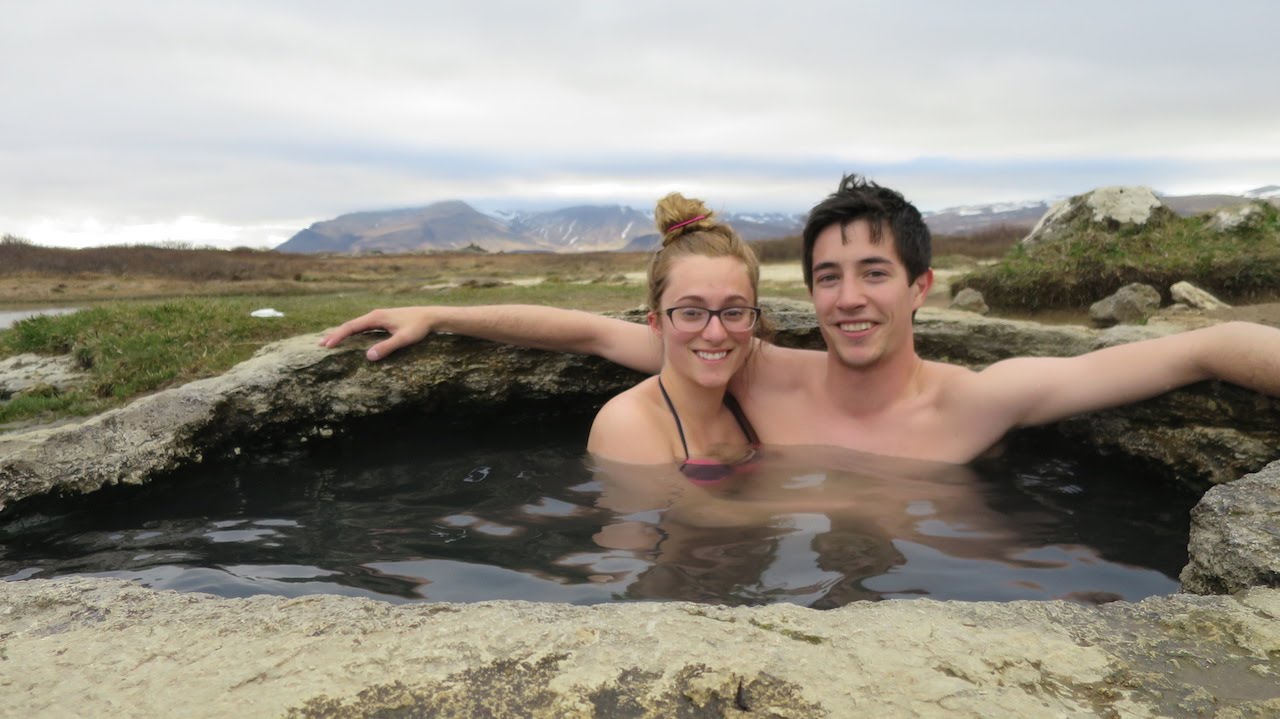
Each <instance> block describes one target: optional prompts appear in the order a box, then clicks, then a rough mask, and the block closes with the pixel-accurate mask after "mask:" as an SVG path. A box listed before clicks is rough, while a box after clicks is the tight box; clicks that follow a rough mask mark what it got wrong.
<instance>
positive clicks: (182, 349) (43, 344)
mask: <svg viewBox="0 0 1280 719" xmlns="http://www.w3.org/2000/svg"><path fill="white" fill-rule="evenodd" d="M642 295H643V292H642V289H641V288H639V287H636V286H634V285H618V284H576V283H555V282H549V283H544V284H542V285H535V286H532V287H516V286H500V287H487V288H477V289H466V288H458V289H451V290H444V291H438V292H420V293H416V294H412V293H405V294H401V295H397V296H396V297H395V302H394V304H396V305H418V304H451V305H475V304H494V303H505V302H521V303H530V304H551V305H556V306H560V307H569V308H575V309H584V310H591V311H607V310H621V309H629V308H631V307H635V306H638V305H639V304H640V303H641V301H642ZM387 300H388V298H387V297H386V296H385V295H382V294H375V293H356V294H335V295H319V296H292V297H280V296H270V297H264V296H241V297H186V298H181V299H174V300H165V301H123V302H110V303H105V304H101V305H98V306H95V307H91V308H88V309H85V310H82V311H80V312H76V313H74V314H69V315H59V316H40V317H32V318H30V319H26V320H23V321H21V322H18V323H16V324H15V325H14V326H13V327H11V328H10V329H8V330H3V331H0V358H3V357H8V356H12V355H15V354H22V353H34V354H40V355H68V354H69V355H71V356H72V357H73V358H74V360H75V362H76V363H77V365H79V366H80V367H81V368H82V369H84V370H85V371H86V372H87V373H88V375H89V381H88V382H87V383H86V384H85V385H84V386H83V387H81V388H78V389H70V390H67V391H65V392H59V391H57V390H55V389H54V388H52V387H47V386H46V387H42V388H40V389H39V390H38V391H33V392H29V393H26V394H23V395H20V396H18V397H15V398H13V399H11V400H10V401H8V402H0V426H3V425H12V424H16V423H20V422H22V423H26V422H40V421H48V420H52V419H57V418H62V417H68V416H85V415H90V414H96V413H98V412H102V411H104V410H106V409H110V408H112V407H116V406H120V405H122V404H124V403H125V402H127V401H128V400H130V399H133V398H135V397H138V396H140V395H144V394H147V393H150V392H154V391H156V390H160V389H164V388H166V387H171V386H175V385H178V384H183V383H186V382H189V381H192V380H195V379H200V378H203V377H210V376H214V375H217V374H221V373H222V372H225V371H226V370H227V369H229V368H230V367H232V366H234V365H235V364H237V363H239V362H242V361H244V360H246V359H248V358H249V357H250V356H252V355H253V353H254V352H255V351H257V350H258V349H259V348H260V347H262V346H263V345H265V344H267V343H269V342H273V341H275V340H279V339H284V338H286V337H292V336H296V335H300V334H306V333H310V332H319V331H322V330H324V329H327V328H330V327H334V326H336V325H338V324H341V323H342V322H345V321H346V320H349V319H351V318H353V317H356V316H358V315H360V314H363V313H365V312H367V311H369V310H371V309H374V308H375V307H384V306H388V304H389V303H388V301H387ZM262 307H273V308H275V309H277V310H280V311H281V312H283V313H284V315H285V316H284V317H281V318H271V319H258V318H254V317H250V316H249V313H250V312H251V311H253V310H255V309H259V308H262Z"/></svg>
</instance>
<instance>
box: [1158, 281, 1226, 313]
mask: <svg viewBox="0 0 1280 719" xmlns="http://www.w3.org/2000/svg"><path fill="white" fill-rule="evenodd" d="M1169 294H1170V296H1172V297H1173V301H1174V302H1181V303H1182V304H1184V305H1187V306H1188V307H1194V308H1196V309H1198V310H1220V309H1225V308H1228V307H1230V306H1231V305H1229V304H1227V303H1226V302H1223V301H1222V300H1220V299H1218V298H1217V297H1214V296H1213V295H1211V294H1209V293H1208V292H1205V291H1204V290H1202V289H1200V288H1199V287H1196V286H1195V285H1193V284H1191V283H1190V282H1186V281H1183V282H1175V283H1174V284H1173V285H1171V286H1170V287H1169Z"/></svg>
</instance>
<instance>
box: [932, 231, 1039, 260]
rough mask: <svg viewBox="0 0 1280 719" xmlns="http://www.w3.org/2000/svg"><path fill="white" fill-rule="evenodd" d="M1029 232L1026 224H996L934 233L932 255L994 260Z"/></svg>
mask: <svg viewBox="0 0 1280 719" xmlns="http://www.w3.org/2000/svg"><path fill="white" fill-rule="evenodd" d="M1029 232H1031V228H1030V227H1029V226H1027V225H996V226H995V227H989V228H987V229H985V230H979V231H977V232H969V233H965V234H962V235H934V236H933V256H934V257H942V256H944V255H963V256H965V257H971V258H973V259H975V260H994V259H997V258H1000V257H1003V256H1004V253H1005V252H1007V251H1008V250H1009V248H1010V247H1013V246H1014V245H1016V244H1018V242H1019V241H1021V240H1022V238H1024V237H1026V236H1027V234H1028V233H1029Z"/></svg>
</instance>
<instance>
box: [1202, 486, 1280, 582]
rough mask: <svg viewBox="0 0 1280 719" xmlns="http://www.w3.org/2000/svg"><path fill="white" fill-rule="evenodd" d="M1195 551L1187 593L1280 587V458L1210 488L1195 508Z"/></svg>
mask: <svg viewBox="0 0 1280 719" xmlns="http://www.w3.org/2000/svg"><path fill="white" fill-rule="evenodd" d="M1189 550H1190V554H1191V558H1190V562H1189V563H1188V564H1187V566H1186V568H1184V569H1183V570H1182V576H1181V579H1182V589H1183V591H1186V592H1194V593H1196V594H1231V593H1234V592H1238V591H1240V590H1241V589H1246V588H1248V587H1253V586H1262V585H1270V586H1280V462H1273V463H1271V464H1269V465H1267V466H1266V467H1264V468H1263V469H1262V471H1260V472H1258V473H1256V474H1250V475H1248V476H1245V477H1242V478H1240V479H1239V480H1237V481H1235V482H1231V483H1230V484H1226V485H1222V486H1220V487H1214V488H1213V489H1211V490H1209V491H1208V492H1206V493H1205V495H1204V497H1203V498H1201V499H1200V502H1199V504H1197V505H1196V507H1195V509H1193V510H1192V512H1191V539H1190V542H1189Z"/></svg>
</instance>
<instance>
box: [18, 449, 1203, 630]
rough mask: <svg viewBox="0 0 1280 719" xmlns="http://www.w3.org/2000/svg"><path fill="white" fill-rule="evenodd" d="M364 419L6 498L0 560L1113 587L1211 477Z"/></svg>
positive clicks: (758, 583)
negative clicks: (681, 467) (599, 460)
mask: <svg viewBox="0 0 1280 719" xmlns="http://www.w3.org/2000/svg"><path fill="white" fill-rule="evenodd" d="M368 434H369V433H365V434H363V435H361V436H348V437H339V438H335V439H332V440H329V441H327V442H323V443H321V444H319V445H317V446H313V447H312V448H311V449H309V450H307V451H293V452H288V453H280V454H276V455H274V456H271V457H265V458H251V457H247V456H242V457H241V458H240V459H239V460H238V461H236V462H234V463H231V464H225V463H224V464H222V465H220V466H214V467H207V468H201V469H198V470H194V471H185V472H183V473H182V474H181V476H175V477H170V478H167V479H164V480H159V481H156V482H153V483H151V484H149V485H146V486H143V487H115V488H110V489H108V490H103V491H100V492H98V493H96V494H94V495H91V496H88V497H71V498H63V499H61V500H59V501H56V502H55V501H45V500H37V501H28V502H25V503H21V504H19V505H18V506H16V507H13V508H10V509H8V510H6V511H5V512H4V513H3V514H0V541H2V542H3V544H2V545H0V547H2V548H0V577H2V578H4V579H7V580H19V579H26V578H32V577H42V578H48V577H55V576H62V575H90V576H105V577H120V578H127V579H131V580H134V581H137V582H140V583H142V584H144V585H146V586H149V587H154V588H157V589H175V590H180V591H199V592H208V593H211V594H216V595H220V596H224V597H241V596H248V595H254V594H262V593H267V594H278V595H287V596H297V595H305V594H315V593H324V594H344V595H352V596H362V597H370V598H376V599H381V600H385V601H391V602H406V601H452V602H474V601H482V600H490V599H523V600H532V601H547V602H567V603H575V604H593V603H600V602H615V601H630V600H689V601H697V602H708V603H716V604H725V605H754V604H767V603H774V602H792V603H797V604H802V605H805V606H811V607H817V608H830V607H836V606H840V605H843V604H845V603H848V602H850V601H855V600H866V599H887V598H903V597H931V598H934V599H962V600H997V601H1007V600H1017V599H1056V598H1064V599H1069V600H1074V601H1079V602H1083V603H1099V602H1105V601H1110V600H1114V599H1126V600H1137V599H1140V598H1142V597H1146V596H1150V595H1156V594H1168V593H1172V592H1175V591H1177V588H1178V583H1177V575H1178V572H1179V571H1180V570H1181V568H1182V566H1183V565H1184V564H1185V563H1186V545H1187V532H1188V519H1187V514H1188V512H1189V510H1190V508H1191V506H1192V505H1193V504H1194V502H1195V499H1196V498H1195V497H1194V496H1191V495H1190V494H1187V493H1181V492H1179V491H1177V490H1175V489H1173V488H1171V487H1169V486H1167V484H1165V483H1163V482H1160V481H1157V480H1155V479H1152V478H1148V477H1142V476H1135V475H1134V474H1133V473H1132V472H1127V471H1118V470H1116V469H1114V468H1111V467H1109V466H1108V465H1107V464H1106V463H1105V462H1101V461H1096V460H1095V461H1086V460H1079V459H1071V460H1069V459H1063V458H1060V457H1044V456H1030V455H1027V454H1013V455H1011V456H1007V457H1005V458H1002V459H1000V460H985V461H983V462H981V463H979V464H977V465H975V466H973V467H956V466H951V465H930V464H919V463H910V462H905V461H901V460H889V459H886V458H878V457H872V456H868V455H862V454H857V453H853V452H846V451H843V450H832V449H826V448H787V449H785V450H783V449H774V448H766V449H765V450H764V451H763V452H762V457H761V459H760V461H759V462H757V463H755V464H754V465H753V466H752V468H751V470H750V471H746V472H742V473H739V474H736V475H734V476H732V477H730V478H728V479H726V480H723V481H721V482H719V483H717V484H711V485H693V484H690V483H689V482H688V481H687V480H683V478H673V477H671V476H669V475H667V474H661V473H653V474H652V475H649V474H637V475H633V476H627V477H620V476H618V475H617V474H616V473H613V472H606V471H604V470H602V469H601V468H600V467H598V466H596V465H594V464H593V463H592V462H591V461H589V460H587V459H584V457H583V455H582V449H581V448H582V443H583V438H584V437H585V436H586V435H585V428H584V427H581V426H577V425H576V424H575V425H574V426H572V427H562V428H550V429H548V428H545V427H543V428H533V429H529V428H521V430H520V431H519V432H515V431H512V430H505V431H491V432H477V433H470V434H460V433H444V434H442V433H439V432H435V431H431V430H429V429H425V428H416V429H411V428H400V429H397V430H396V431H389V432H377V433H374V434H376V435H378V436H376V437H374V436H368Z"/></svg>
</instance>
